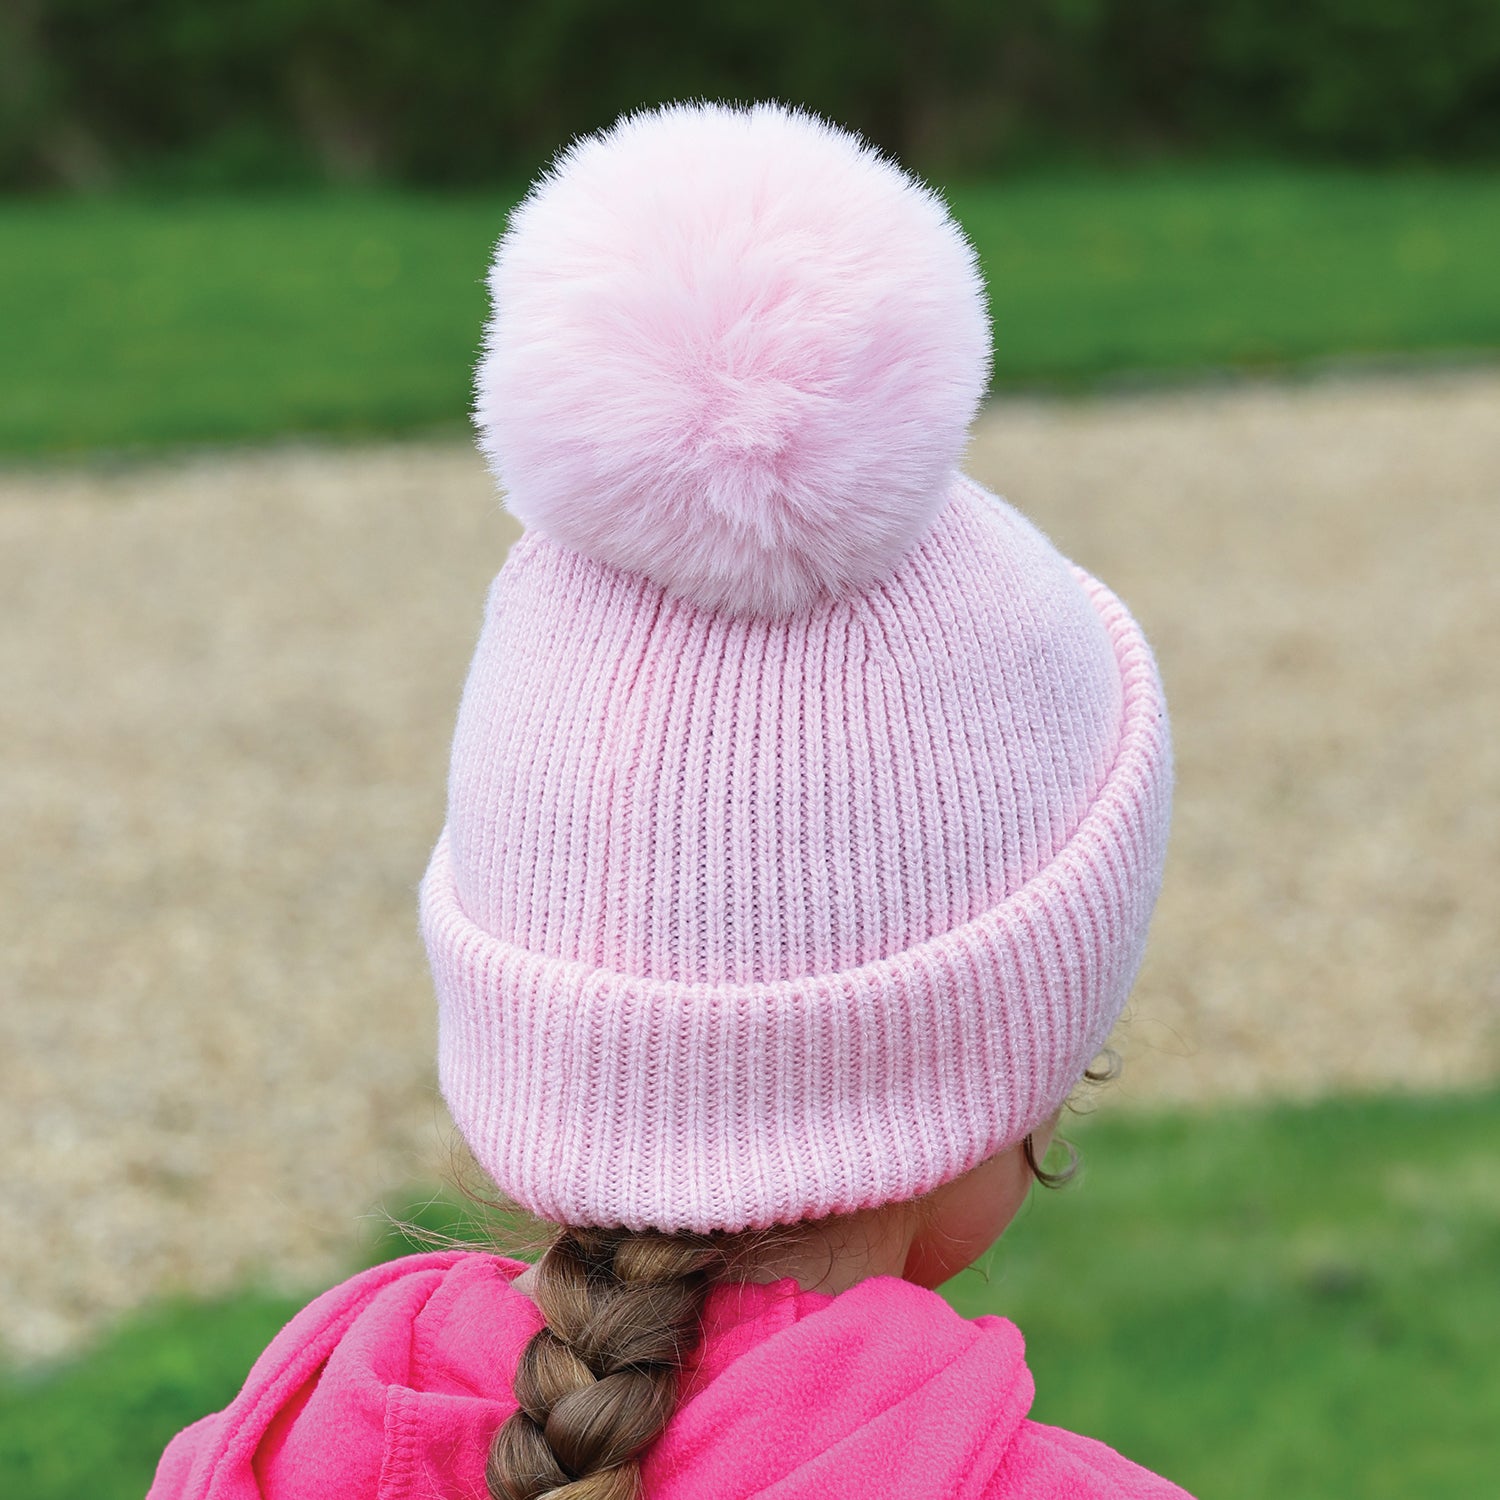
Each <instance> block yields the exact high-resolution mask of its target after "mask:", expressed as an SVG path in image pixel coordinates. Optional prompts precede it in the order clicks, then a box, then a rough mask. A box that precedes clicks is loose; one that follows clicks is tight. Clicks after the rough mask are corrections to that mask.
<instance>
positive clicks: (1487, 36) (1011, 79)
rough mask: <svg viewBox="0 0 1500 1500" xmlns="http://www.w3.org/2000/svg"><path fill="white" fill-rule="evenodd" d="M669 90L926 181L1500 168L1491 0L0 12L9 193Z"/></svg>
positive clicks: (438, 131)
mask: <svg viewBox="0 0 1500 1500" xmlns="http://www.w3.org/2000/svg"><path fill="white" fill-rule="evenodd" d="M670 98H724V99H739V100H748V99H755V98H780V99H784V100H787V101H791V102H798V103H805V104H807V105H809V106H811V107H812V108H815V109H817V110H819V111H820V112H822V113H824V114H826V115H828V116H829V117H831V118H833V119H836V120H838V121H840V122H842V123H844V124H846V125H850V126H853V127H855V128H857V129H860V130H862V131H864V132H865V133H866V134H867V135H868V136H870V138H871V139H873V140H875V141H876V142H877V143H879V144H880V145H882V146H884V147H885V148H887V149H888V150H891V151H893V152H896V153H897V154H899V155H900V156H901V157H902V159H903V160H905V161H907V162H908V163H909V164H911V165H913V166H916V167H919V168H922V169H925V170H927V171H929V172H931V173H935V174H950V173H965V172H975V173H978V172H986V171H991V170H994V169H995V168H997V167H1003V166H1012V165H1018V164H1022V165H1024V164H1027V163H1034V162H1038V161H1047V160H1053V161H1055V160H1057V159H1059V158H1061V159H1080V158H1083V159H1090V160H1095V161H1098V160H1102V159H1114V158H1120V157H1126V158H1131V157H1145V156H1153V155H1155V156H1160V155H1178V156H1180V155H1195V154H1219V155H1223V154H1238V155H1277V156H1282V157H1287V156H1293V157H1296V156H1301V157H1311V158H1320V159H1323V160H1340V161H1353V162H1365V161H1367V162H1372V163H1390V162H1404V163H1411V162H1420V161H1452V160H1461V159H1468V160H1485V159H1500V0H1013V3H999V0H926V3H923V4H913V3H909V0H908V3H905V4H898V3H893V0H860V3H857V4H856V3H854V0H827V3H824V4H821V5H818V4H808V3H805V0H726V3H723V4H719V5H717V6H714V7H712V8H707V7H704V8H688V7H684V6H682V5H681V4H680V0H672V3H664V0H642V3H637V4H633V5H624V4H621V3H619V0H510V3H503V0H490V3H484V0H224V3H220V4H213V5H210V4H207V3H205V0H5V3H4V4H3V5H0V187H10V188H38V187H48V186H58V185H61V186H91V185H108V184H111V183H132V184H136V185H142V184H144V185H147V186H150V185H152V184H159V185H163V186H169V187H180V186H228V187H234V186H245V185H254V184H264V183H291V182H297V181H328V180H333V181H390V182H402V183H427V184H433V185H443V184H457V183H481V182H491V181H497V180H501V179H508V180H514V179H515V178H517V177H518V176H522V177H524V176H526V175H529V174H530V173H532V172H534V171H535V170H536V169H537V168H538V167H539V166H540V165H541V164H542V163H543V162H544V161H545V160H546V159H547V158H548V157H549V156H550V155H551V154H552V152H553V151H554V150H555V149H556V147H557V146H558V145H559V144H560V143H561V142H563V141H566V140H567V139H568V138H569V137H570V136H572V135H574V134H576V133H579V132H582V131H587V130H591V129H595V128H597V127H599V126H601V125H604V124H607V123H608V122H609V121H610V120H611V119H613V118H614V117H615V115H616V114H618V113H619V112H620V111H621V110H624V109H628V108H632V107H636V106H639V105H643V104H651V103H655V102H657V101H660V100H663V99H670Z"/></svg>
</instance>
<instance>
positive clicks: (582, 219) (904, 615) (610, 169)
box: [422, 104, 1171, 1230]
mask: <svg viewBox="0 0 1500 1500" xmlns="http://www.w3.org/2000/svg"><path fill="white" fill-rule="evenodd" d="M490 289H491V293H492V298H493V313H492V317H491V319H490V322H489V324H488V326H487V329H486V337H485V350H484V356H483V359H482V361H481V364H480V368H479V371H478V377H477V383H476V397H477V399H476V411H475V420H476V425H477V427H478V430H479V433H480V437H481V445H482V447H483V449H484V451H485V453H486V455H487V457H488V459H489V462H490V465H491V467H492V469H493V471H494V473H495V475H496V477H497V478H498V480H499V482H500V484H501V486H502V488H503V490H504V492H505V496H506V503H507V505H508V507H509V508H510V510H511V511H512V512H513V513H514V514H515V515H516V516H518V517H519V518H520V519H521V520H522V521H523V522H524V523H525V524H526V526H527V530H526V532H525V534H524V535H523V536H522V538H521V539H520V541H519V542H517V543H516V545H515V546H514V547H513V548H512V549H511V552H510V555H509V557H508V559H507V560H506V562H505V565H504V567H502V568H501V569H500V572H499V574H498V576H497V577H496V578H495V581H494V583H493V585H492V587H491V589H490V594H489V600H488V605H487V608H486V613H485V618H484V625H483V630H482V633H481V636H480V640H479V646H478V650H477V652H476V654H475V657H474V661H473V665H472V668H471V670H470V673H469V678H468V684H467V686H466V688H465V691H464V696H463V703H462V707H461V709H460V712H459V718H458V728H457V733H456V736H455V739H454V745H453V759H452V767H451V775H450V780H449V794H448V817H447V824H446V826H445V828H444V829H443V832H442V835H441V837H440V839H439V841H438V844H437V847H436V850H435V851H434V853H433V856H432V861H431V864H430V866H429V868H428V871H427V874H426V877H425V880H424V882H423V885H422V918H423V930H424V934H425V937H426V941H427V945H428V952H429V956H430V958H431V962H432V968H433V973H434V977H435V981H436V987H437V992H438V998H439V1002H440V1037H439V1054H440V1062H439V1068H440V1077H441V1083H442V1088H443V1093H444V1096H445V1098H446V1099H447V1102H448V1105H449V1107H450V1109H451V1111H452V1113H453V1117H454V1119H455V1121H456V1122H457V1124H458V1126H459V1128H460V1129H461V1130H462V1132H463V1134H464V1135H465V1137H466V1138H467V1140H468V1142H469V1145H470V1147H471V1148H472V1150H473V1152H474V1155H475V1157H476V1158H477V1160H478V1161H479V1162H480V1164H481V1165H482V1166H483V1167H484V1168H485V1169H486V1170H487V1171H488V1172H489V1173H490V1174H491V1175H492V1177H493V1178H494V1180H495V1182H496V1183H497V1185H498V1186H499V1187H500V1189H501V1190H502V1191H503V1192H505V1193H507V1194H509V1195H510V1196H511V1197H513V1198H514V1199H515V1200H516V1201H518V1202H520V1203H521V1204H523V1205H524V1206H525V1207H527V1208H529V1209H531V1210H532V1211H533V1212H535V1213H537V1214H540V1215H542V1216H543V1217H546V1218H550V1219H554V1220H558V1221H561V1222H565V1223H570V1224H577V1225H582V1224H600V1225H624V1226H628V1227H630V1228H633V1229H642V1228H646V1227H648V1226H654V1227H656V1228H659V1229H664V1230H677V1229H694V1230H712V1229H737V1228H744V1227H747V1226H762V1225H767V1224H771V1223H779V1222H790V1221H794V1220H797V1219H801V1218H815V1217H819V1216H822V1215H824V1214H829V1213H834V1212H841V1211H849V1210H854V1209H858V1208H862V1207H868V1206H873V1205H876V1204H880V1203H884V1202H889V1201H893V1200H898V1199H903V1198H909V1197H913V1196H916V1195H918V1194H921V1193H923V1192H925V1191H927V1190H928V1189H930V1188H932V1187H935V1186H936V1185H938V1184H939V1183H942V1182H945V1181H947V1180H948V1179H950V1178H953V1177H956V1176H958V1175H959V1174H961V1173H963V1172H965V1171H967V1170H968V1169H969V1168H970V1167H973V1166H974V1165H976V1164H977V1163H978V1162H979V1161H981V1160H983V1159H984V1158H985V1157H986V1156H988V1155H990V1154H991V1153H993V1152H995V1151H998V1150H1000V1149H1001V1148H1003V1147H1005V1146H1008V1145H1011V1144H1013V1143H1015V1142H1016V1141H1018V1140H1020V1139H1021V1138H1022V1137H1023V1136H1024V1135H1025V1134H1026V1133H1027V1132H1028V1131H1029V1130H1031V1129H1032V1128H1033V1127H1034V1126H1036V1125H1037V1124H1039V1123H1040V1122H1041V1121H1043V1120H1045V1119H1046V1118H1047V1117H1048V1116H1050V1115H1051V1113H1052V1112H1053V1111H1054V1110H1055V1109H1056V1108H1057V1107H1058V1105H1059V1104H1060V1103H1061V1102H1062V1101H1063V1099H1064V1098H1065V1097H1066V1096H1067V1094H1068V1093H1069V1091H1070V1090H1071V1089H1072V1088H1073V1087H1074V1086H1075V1085H1076V1084H1077V1082H1078V1080H1079V1078H1080V1077H1081V1075H1082V1073H1083V1071H1084V1069H1085V1068H1086V1067H1087V1066H1088V1063H1089V1061H1090V1059H1091V1058H1092V1057H1093V1056H1094V1055H1095V1054H1096V1052H1097V1051H1098V1050H1099V1048H1100V1047H1101V1045H1102V1044H1103V1043H1104V1041H1105V1039H1106V1037H1107V1036H1108V1034H1109V1032H1110V1029H1111V1027H1112V1025H1113V1023H1114V1021H1115V1019H1116V1017H1117V1016H1118V1014H1119V1012H1120V1009H1121V1007H1122V1006H1123V1004H1124V1001H1125V997H1126V994H1127V992H1128V990H1129V987H1130V984H1131V982H1132V980H1133V978H1134V976H1135V972H1136V969H1137V966H1138V964H1139V962H1140V958H1141V951H1142V947H1143V944H1144V941H1145V936H1146V927H1147V922H1148V919H1149V917H1150V913H1151V909H1152V906H1153V904H1154V902H1155V899H1156V894H1157V890H1158V888H1159V885H1160V881H1161V871H1162V860H1163V854H1164V849H1165V844H1166V833H1167V821H1168V813H1169V802H1170V795H1171V756H1170V747H1169V742H1168V733H1167V720H1166V711H1165V707H1164V704H1163V700H1162V694H1161V687H1160V683H1159V681H1158V678H1157V673H1156V669H1155V665H1154V663H1153V661H1152V657H1151V652H1150V650H1149V648H1148V646H1147V644H1146V642H1145V640H1144V639H1143V637H1142V636H1141V634H1140V632H1139V630H1138V629H1137V627H1136V625H1135V623H1134V622H1133V620H1132V619H1131V617H1130V615H1129V614H1128V613H1127V612H1126V610H1125V608H1124V607H1123V605H1121V604H1120V602H1119V601H1118V600H1117V599H1116V598H1115V597H1114V596H1113V595H1112V594H1111V593H1110V592H1109V590H1108V589H1106V588H1105V587H1104V586H1103V585H1102V584H1100V583H1098V582H1096V581H1095V580H1094V579H1092V578H1091V577H1089V575H1088V574H1086V573H1085V572H1083V570H1082V569H1080V568H1077V567H1074V566H1073V565H1071V564H1070V563H1068V562H1067V561H1066V560H1065V559H1064V558H1063V557H1062V556H1061V555H1060V554H1059V553H1058V552H1057V551H1056V550H1055V549H1054V548H1053V546H1052V545H1051V543H1050V542H1048V541H1047V539H1046V538H1045V537H1044V536H1043V535H1042V534H1041V533H1040V532H1039V531H1038V530H1037V529H1036V528H1035V527H1034V526H1033V525H1031V524H1030V523H1029V522H1028V521H1027V520H1026V519H1024V517H1022V516H1021V515H1020V514H1018V513H1017V512H1016V511H1015V510H1013V509H1012V508H1011V507H1010V506H1009V505H1007V504H1006V503H1005V502H1004V501H1003V500H1001V499H999V498H997V497H996V496H995V495H993V494H991V493H989V492H988V491H986V490H985V489H983V488H982V487H981V486H980V485H978V484H976V483H975V482H974V481H973V480H971V479H969V478H967V477H965V476H964V475H963V474H962V473H960V472H959V470H958V468H957V465H958V462H959V460H960V458H961V455H962V452H963V448H964V445H965V442H966V440H967V431H968V427H969V423H970V421H971V420H972V418H973V416H974V413H975V411H976V410H977V408H978V405H979V402H980V400H981V398H982V396H983V394H984V392H985V390H986V387H987V385H988V378H989V361H990V343H989V319H988V314H987V310H986V299H985V295H984V289H983V285H982V282H981V280H980V277H979V273H978V268H977V263H976V259H975V255H974V252H973V250H972V248H971V247H970V245H969V243H968V241H967V240H966V239H965V237H964V235H963V233H962V231H961V230H960V229H959V228H958V226H957V225H956V224H955V223H954V221H953V220H952V219H951V218H950V216H949V214H948V212H947V210H946V208H945V206H944V205H943V203H942V201H941V199H940V198H938V197H937V196H936V194H934V193H932V192H931V191H930V190H928V189H927V188H926V187H924V186H923V185H922V184H920V183H919V182H917V181H916V180H914V179H913V178H911V177H909V176H908V175H906V174H905V173H904V172H903V171H902V170H901V169H900V168H899V167H897V166H896V165H894V164H893V163H891V162H890V161H889V160H888V159H886V158H884V157H882V156H881V155H880V154H879V153H878V152H876V151H875V150H874V149H873V148H871V147H870V146H869V145H867V144H866V143H864V142H863V141H861V140H860V139H859V138H858V137H856V136H853V135H851V134H849V133H847V132H845V131H842V130H840V129H837V128H835V127H833V126H831V125H828V124H826V123H825V122H823V121H822V120H820V119H818V118H817V117H815V116H813V115H809V114H807V113H804V112H801V111H795V110H789V109H786V108H783V107H782V106H779V105H772V104H761V105H757V106H755V107H753V108H748V109H741V108H731V107H728V106H721V105H713V104H704V105H692V106H685V105H674V106H670V107H666V108H662V109H659V110H653V111H645V112H640V113H637V114H633V115H629V116H624V117H622V118H621V119H620V120H619V121H617V122H616V123H615V125H614V126H613V127H612V128H610V129H609V130H607V131H605V132H603V133H601V134H599V135H596V136H590V137H587V138H584V139H581V140H578V141H576V142H574V143H573V145H571V146H570V147H569V148H568V149H567V150H566V151H565V152H564V153H563V154H562V155H561V156H560V157H559V159H558V161H557V162H556V163H555V164H554V166H553V168H552V169H551V170H550V171H549V172H548V174H547V175H546V176H544V177H543V178H542V179H541V180H540V181H539V182H538V183H537V184H536V185H535V186H534V187H533V189H532V191H531V193H530V195H529V196H528V197H527V198H526V200H525V201H524V202H523V203H522V204H521V205H520V207H519V208H517V209H516V211H515V212H514V214H513V215H512V216H511V219H510V221H509V223H508V225H507V228H506V231H505V233H504V235H503V236H502V237H501V240H500V243H499V245H498V247H497V250H496V254H495V259H494V264H493V267H492V270H491V273H490Z"/></svg>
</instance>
